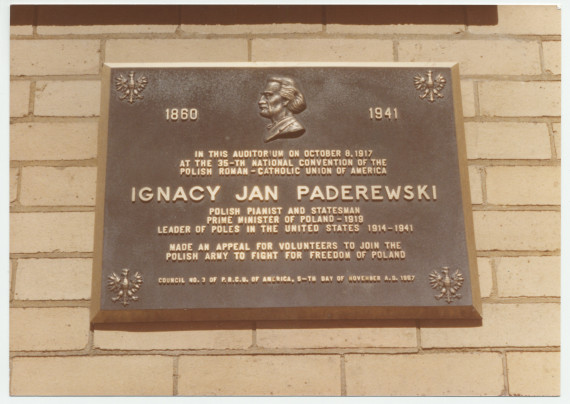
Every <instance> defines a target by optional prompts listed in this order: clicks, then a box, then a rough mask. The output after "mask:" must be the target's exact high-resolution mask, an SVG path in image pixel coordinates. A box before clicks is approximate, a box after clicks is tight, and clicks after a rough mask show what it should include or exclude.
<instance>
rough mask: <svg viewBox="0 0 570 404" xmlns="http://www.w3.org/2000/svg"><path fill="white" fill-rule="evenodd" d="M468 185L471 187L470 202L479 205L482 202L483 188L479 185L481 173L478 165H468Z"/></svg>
mask: <svg viewBox="0 0 570 404" xmlns="http://www.w3.org/2000/svg"><path fill="white" fill-rule="evenodd" d="M469 186H470V187H471V203H472V204H475V205H479V204H482V203H483V189H482V187H481V173H480V172H479V167H475V166H470V167H469Z"/></svg>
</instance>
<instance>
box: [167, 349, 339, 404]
mask: <svg viewBox="0 0 570 404" xmlns="http://www.w3.org/2000/svg"><path fill="white" fill-rule="evenodd" d="M197 369H199V371H197ZM178 374H179V379H178V393H179V394H180V395H198V396H211V395H224V396H226V395H231V396H257V395H264V396H291V395H293V396H306V395H314V396H322V395H327V396H335V395H340V358H339V357H338V356H333V355H302V356H294V355H253V356H242V355H240V356H234V355H232V356H181V357H180V360H179V363H178Z"/></svg>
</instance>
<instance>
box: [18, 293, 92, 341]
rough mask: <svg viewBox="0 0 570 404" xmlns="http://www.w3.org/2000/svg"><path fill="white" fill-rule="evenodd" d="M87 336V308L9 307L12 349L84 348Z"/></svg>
mask: <svg viewBox="0 0 570 404" xmlns="http://www.w3.org/2000/svg"><path fill="white" fill-rule="evenodd" d="M68 287H73V285H70V284H68ZM88 338H89V309H87V308H70V307H58V308H41V309H40V308H23V309H21V308H13V309H10V350H12V351H64V350H79V349H83V348H85V346H86V345H87V342H88Z"/></svg>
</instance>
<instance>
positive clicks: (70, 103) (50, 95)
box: [34, 80, 101, 116]
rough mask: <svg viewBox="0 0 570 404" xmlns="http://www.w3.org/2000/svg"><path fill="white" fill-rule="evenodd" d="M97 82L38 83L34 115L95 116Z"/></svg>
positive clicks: (97, 103) (98, 87) (98, 88)
mask: <svg viewBox="0 0 570 404" xmlns="http://www.w3.org/2000/svg"><path fill="white" fill-rule="evenodd" d="M100 99H101V85H100V83H99V81H78V80H74V81H38V82H37V83H36V100H35V107H34V114H35V115H40V116H96V115H99V111H100Z"/></svg>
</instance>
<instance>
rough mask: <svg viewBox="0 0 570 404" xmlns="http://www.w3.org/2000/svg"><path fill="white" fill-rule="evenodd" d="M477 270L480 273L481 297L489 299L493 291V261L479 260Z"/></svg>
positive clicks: (487, 259)
mask: <svg viewBox="0 0 570 404" xmlns="http://www.w3.org/2000/svg"><path fill="white" fill-rule="evenodd" d="M477 270H478V272H479V288H480V289H481V297H489V296H491V292H492V291H493V267H492V266H491V259H489V258H477Z"/></svg>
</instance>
